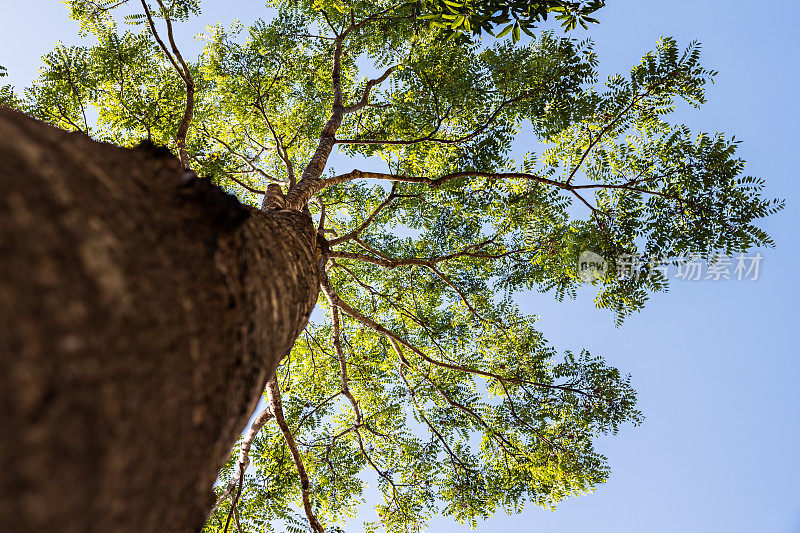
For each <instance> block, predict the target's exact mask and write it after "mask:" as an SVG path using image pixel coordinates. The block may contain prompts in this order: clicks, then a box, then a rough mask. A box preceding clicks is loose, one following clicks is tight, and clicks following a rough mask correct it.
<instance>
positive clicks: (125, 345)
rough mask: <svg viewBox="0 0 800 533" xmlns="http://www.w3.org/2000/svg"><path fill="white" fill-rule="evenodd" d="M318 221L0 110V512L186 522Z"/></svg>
mask: <svg viewBox="0 0 800 533" xmlns="http://www.w3.org/2000/svg"><path fill="white" fill-rule="evenodd" d="M314 239H315V236H314V229H313V226H312V224H311V220H310V218H309V217H308V216H307V215H305V214H302V213H300V212H297V211H286V210H277V211H270V212H266V213H265V212H261V211H257V210H254V209H250V208H248V207H244V206H242V205H241V204H239V203H238V202H237V201H236V200H235V199H234V198H233V197H231V196H228V195H225V194H224V193H223V192H222V191H221V190H219V189H218V188H216V187H214V186H213V185H211V184H209V183H208V182H207V181H205V180H200V179H197V178H194V177H193V176H191V175H188V174H185V173H184V172H183V170H182V169H181V167H180V164H179V162H178V161H177V160H176V159H174V158H173V157H171V156H168V155H167V156H164V155H162V154H159V153H158V150H153V149H147V148H139V149H134V150H128V149H121V148H117V147H113V146H110V145H104V144H99V143H96V142H94V141H92V140H90V139H89V138H87V137H86V136H83V135H80V134H70V133H66V132H63V131H61V130H58V129H55V128H52V127H50V126H47V125H44V124H42V123H39V122H36V121H34V120H31V119H29V118H27V117H24V116H22V115H19V114H17V113H14V112H11V111H8V110H4V109H0V530H2V531H25V532H37V531H48V532H53V531H65V532H68V531H76V532H77V531H80V532H83V531H102V532H109V531H114V532H126V531H131V532H137V533H140V532H144V531H157V530H158V531H196V530H198V529H199V528H200V527H201V526H202V523H203V521H204V519H205V515H206V512H207V510H208V509H209V508H210V506H211V505H212V503H213V498H212V493H211V486H212V484H213V482H214V479H215V477H216V474H217V470H218V468H219V467H220V466H221V464H222V462H223V461H224V459H225V457H226V456H227V453H228V452H229V450H230V448H231V446H232V445H233V444H234V442H235V441H236V438H237V436H238V435H239V433H240V432H241V431H242V430H243V428H244V425H245V423H246V421H247V419H248V417H249V415H250V414H251V412H252V411H253V409H254V407H255V405H256V402H257V401H258V399H259V397H260V394H261V392H262V391H263V388H264V384H265V382H266V380H267V378H268V377H269V375H270V374H272V373H273V372H274V370H275V368H276V366H277V364H278V362H279V360H280V358H281V357H282V356H283V355H285V354H286V353H287V352H288V350H289V349H290V348H291V346H292V344H293V343H294V340H295V338H296V337H297V335H298V334H299V332H300V331H301V330H302V328H303V327H304V326H305V324H306V322H307V320H308V316H309V314H310V312H311V310H312V308H313V306H314V304H315V302H316V297H317V293H318V288H319V280H318V271H317V264H316V259H315V254H314V246H315V244H314Z"/></svg>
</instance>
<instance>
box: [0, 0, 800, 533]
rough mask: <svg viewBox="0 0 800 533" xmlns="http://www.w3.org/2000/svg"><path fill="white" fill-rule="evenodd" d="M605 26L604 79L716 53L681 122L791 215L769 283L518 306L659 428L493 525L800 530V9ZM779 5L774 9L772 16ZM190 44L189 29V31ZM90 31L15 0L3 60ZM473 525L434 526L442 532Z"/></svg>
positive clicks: (680, 4)
mask: <svg viewBox="0 0 800 533" xmlns="http://www.w3.org/2000/svg"><path fill="white" fill-rule="evenodd" d="M608 3H609V6H608V7H607V8H605V9H604V10H603V11H601V12H600V18H601V20H602V24H601V25H600V26H595V27H593V28H591V36H592V37H593V39H594V40H595V42H596V45H597V46H596V49H597V51H598V55H599V58H600V68H601V70H602V72H604V73H606V74H607V73H611V72H616V71H619V72H626V71H627V69H628V68H629V67H630V66H631V65H633V64H634V63H636V62H637V61H638V59H639V58H640V57H641V56H642V54H644V53H645V52H646V51H648V50H650V49H652V48H653V47H654V46H655V43H656V41H657V40H658V38H659V36H661V35H671V36H674V37H675V38H677V40H678V42H679V43H684V44H685V43H688V42H689V41H691V40H694V39H697V40H699V41H701V42H702V43H703V44H704V63H705V64H706V65H707V66H709V67H710V68H714V69H716V70H718V71H719V72H720V74H719V76H718V77H717V79H716V84H715V85H713V86H711V87H710V89H709V91H708V96H709V102H708V104H706V105H705V106H704V107H703V108H701V109H700V110H691V111H688V110H681V111H679V113H678V116H677V117H675V120H678V121H681V122H684V123H686V124H688V125H690V126H691V127H692V128H693V129H695V130H696V131H701V130H702V131H709V132H714V131H724V132H727V133H735V134H736V137H737V138H738V139H741V140H742V141H743V144H742V145H741V148H740V155H742V156H743V157H744V158H745V159H746V160H747V161H748V167H747V174H751V175H755V176H761V177H764V178H766V179H767V183H768V190H767V193H768V194H769V195H772V196H779V197H782V198H786V199H787V208H786V210H785V211H783V212H782V213H780V214H779V215H777V216H774V217H772V218H770V219H769V220H767V222H766V223H765V226H766V229H767V230H768V232H769V233H770V234H771V235H772V236H773V237H774V238H775V240H776V241H777V243H778V247H777V248H776V249H772V250H766V251H763V252H762V253H763V255H764V259H763V260H762V262H761V269H760V277H759V279H758V280H757V281H741V282H738V281H719V282H713V281H680V280H673V282H672V286H671V290H670V292H669V293H668V294H658V295H656V296H654V297H653V298H652V300H651V301H650V303H649V305H648V307H647V308H645V310H644V311H643V312H642V313H640V314H639V315H636V316H634V317H632V318H630V319H628V320H627V321H626V322H625V324H623V326H622V327H621V328H615V327H614V324H613V317H612V316H611V314H610V313H608V312H605V311H599V310H596V309H595V308H594V307H593V304H592V301H591V295H590V294H589V293H587V294H585V295H581V297H579V298H578V300H576V301H569V302H564V303H555V302H553V301H552V298H551V297H550V296H548V295H539V294H529V295H528V294H526V295H522V296H520V303H521V305H522V307H523V308H524V309H525V310H526V311H529V312H534V313H536V314H538V315H540V316H541V317H542V318H541V328H542V330H543V331H544V333H545V335H546V336H547V337H548V338H549V339H550V340H551V341H552V342H553V343H554V344H555V345H556V346H558V347H560V348H562V349H567V348H569V349H573V350H578V349H580V348H583V347H588V348H591V350H592V352H593V353H598V354H604V355H605V356H606V357H607V359H608V360H609V362H610V363H611V364H614V365H616V366H618V367H619V368H621V369H622V370H623V371H625V372H629V373H631V374H632V376H633V381H634V385H635V387H636V388H637V390H638V391H639V398H640V407H641V409H642V410H643V411H644V413H645V415H646V416H647V419H646V420H645V422H644V424H643V425H642V426H640V427H638V428H633V427H625V428H623V429H622V431H621V432H620V434H619V435H617V436H616V437H613V438H607V439H604V440H603V441H602V442H601V443H600V448H601V450H602V451H603V452H604V453H605V454H606V455H607V456H608V458H609V463H610V465H611V468H612V475H611V478H610V480H609V482H608V483H607V484H605V485H603V486H601V487H599V488H598V489H597V491H596V492H595V493H593V494H591V495H587V496H584V497H582V498H578V499H575V500H571V501H568V502H566V503H564V504H562V505H561V506H560V507H559V508H558V510H556V511H555V512H551V511H545V510H540V509H529V510H526V511H525V512H524V513H523V514H522V515H517V516H512V517H506V516H497V517H495V518H492V519H490V520H489V521H487V522H485V523H483V524H481V525H480V526H479V528H478V530H479V531H482V532H489V531H497V530H501V529H502V530H505V531H511V532H517V531H519V532H523V531H524V532H529V531H530V532H533V531H542V532H548V533H561V532H592V533H596V532H609V533H611V532H614V533H623V532H641V531H647V532H652V533H657V532H704V533H706V532H717V531H719V532H726V533H733V532H743V533H745V532H746V533H752V532H775V533H790V532H792V533H797V532H800V487H799V486H798V480H799V479H800V453H799V452H800V348H798V344H797V339H796V337H795V336H794V333H795V332H797V329H795V328H798V326H800V311H798V302H799V301H800V238H798V230H797V227H798V226H800V219H798V208H797V206H798V196H799V195H798V192H800V185H798V183H800V181H799V180H798V178H799V177H800V176H798V172H797V171H798V167H800V165H798V159H796V157H797V156H796V154H797V152H798V149H797V146H796V143H797V139H798V136H797V133H796V124H797V122H798V119H800V112H799V111H800V98H799V97H798V93H799V91H798V87H799V86H800V60H798V54H799V52H798V49H797V45H796V42H795V41H796V40H795V38H794V37H793V36H794V35H796V34H797V31H796V24H797V19H798V18H800V5H798V4H797V3H796V2H793V1H790V0H776V1H774V2H771V3H769V4H764V6H765V7H756V6H755V4H754V3H753V2H745V1H741V0H737V1H732V0H728V1H722V0H704V1H691V0H672V1H666V2H665V1H658V0H609V2H608ZM767 6H768V9H767V8H766V7H767ZM264 13H266V10H265V9H264V8H263V7H261V4H260V3H259V2H254V1H244V0H235V1H229V2H220V1H217V2H212V1H206V3H205V5H204V15H203V23H213V22H216V21H217V20H222V21H224V22H226V23H227V22H230V21H231V20H232V19H233V18H234V17H239V18H240V19H242V20H243V21H244V22H247V21H250V20H252V19H253V18H255V17H258V16H259V15H261V14H264ZM184 33H185V35H184V37H185V38H186V39H188V40H187V41H186V42H187V45H189V44H190V43H191V32H184ZM57 40H63V41H65V42H75V41H76V40H77V32H76V28H75V26H74V24H72V23H71V22H70V21H69V20H68V19H67V17H66V11H65V9H64V7H63V6H62V5H61V4H60V3H58V2H56V1H54V0H47V1H45V0H28V1H26V2H10V1H9V2H5V5H4V7H3V9H2V17H1V18H0V64H1V65H4V66H6V67H7V68H8V70H9V74H10V79H11V82H12V83H14V84H15V85H17V86H18V87H19V86H24V85H25V84H26V83H28V82H29V81H30V80H31V79H32V78H33V77H34V76H35V75H36V71H37V69H38V65H39V57H40V56H41V54H42V53H44V52H46V51H48V50H50V49H51V48H52V47H53V45H54V44H55V42H56V41H57ZM462 529H464V528H462V527H459V526H457V525H455V524H453V523H452V522H451V521H449V520H446V519H436V520H434V521H433V522H432V523H431V526H430V528H429V531H433V532H445V533H449V532H454V531H461V530H462Z"/></svg>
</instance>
